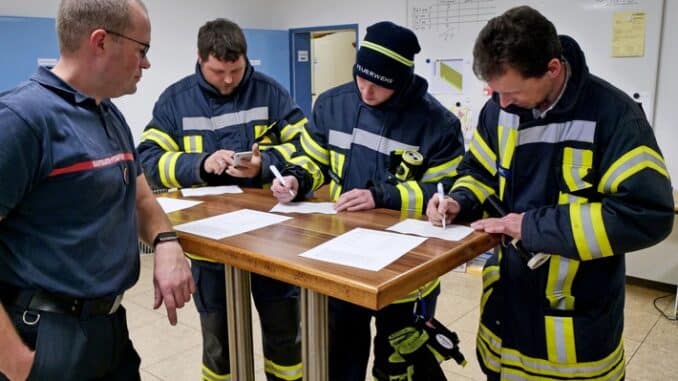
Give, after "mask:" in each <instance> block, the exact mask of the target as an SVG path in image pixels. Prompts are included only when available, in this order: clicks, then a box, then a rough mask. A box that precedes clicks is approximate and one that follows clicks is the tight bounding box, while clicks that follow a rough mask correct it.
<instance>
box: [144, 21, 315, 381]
mask: <svg viewBox="0 0 678 381" xmlns="http://www.w3.org/2000/svg"><path fill="white" fill-rule="evenodd" d="M306 121H307V120H306V117H304V115H303V113H302V112H301V109H299V107H297V106H296V105H295V104H294V102H293V101H292V99H291V98H290V96H289V94H288V93H287V91H286V90H285V89H284V88H283V87H282V86H281V85H280V84H278V83H277V82H275V81H274V80H273V79H271V78H269V77H268V76H266V75H264V74H261V73H258V72H256V71H254V68H253V67H252V65H251V64H250V63H249V60H248V59H247V42H246V41H245V36H244V35H243V32H242V30H241V29H240V27H239V26H238V25H237V24H235V23H233V22H231V21H229V20H225V19H216V20H212V21H209V22H207V23H206V24H205V25H203V26H202V27H201V28H200V31H199V32H198V62H197V64H196V67H195V73H194V74H192V75H189V76H188V77H185V78H183V79H181V80H179V81H178V82H176V83H174V84H173V85H171V86H170V87H168V88H167V89H166V90H165V91H164V92H163V93H162V94H161V95H160V98H159V99H158V101H157V102H156V104H155V107H154V109H153V119H152V120H151V122H150V123H149V124H148V126H147V127H146V129H145V131H144V134H143V136H142V139H143V141H142V142H141V144H140V145H139V155H140V157H141V160H142V163H143V166H144V169H145V171H146V173H147V175H148V176H149V178H150V179H151V181H152V182H153V184H154V185H155V186H157V187H165V188H174V187H191V186H194V185H200V184H207V185H223V184H237V185H242V186H250V187H260V186H261V185H262V184H265V183H268V182H270V181H271V178H272V174H271V171H270V170H269V166H270V165H275V166H278V167H282V166H283V165H284V164H283V163H284V160H283V158H285V157H289V152H292V151H293V145H292V144H289V143H287V144H285V142H288V141H290V140H291V139H293V138H294V137H295V136H296V135H297V134H299V132H300V131H301V130H302V129H303V126H304V124H305V123H306ZM259 146H261V148H262V152H259ZM265 148H266V149H265ZM250 149H251V150H252V157H251V159H242V160H240V163H239V164H238V165H237V166H236V165H235V164H236V163H235V156H236V155H235V154H236V152H238V151H247V150H250ZM187 255H189V256H190V257H191V259H192V264H193V266H192V270H193V276H194V278H195V280H196V284H197V291H196V294H195V302H196V303H195V304H196V307H197V309H198V312H199V313H200V323H201V327H202V335H203V368H202V369H203V371H202V377H203V379H207V380H212V379H225V378H228V377H230V365H229V348H228V332H227V327H226V319H227V317H226V311H225V310H226V296H225V291H224V288H225V286H224V266H223V265H222V264H219V263H214V262H211V261H209V260H206V259H204V258H199V257H194V256H191V255H190V254H187ZM252 295H253V297H254V302H255V304H256V307H257V310H258V311H259V316H260V317H261V324H262V332H263V335H262V338H263V348H264V357H265V371H266V375H267V377H268V379H269V380H297V379H300V378H301V342H300V334H299V318H300V317H299V305H298V290H297V288H296V287H293V286H291V285H288V284H286V283H282V282H278V281H276V280H273V279H270V278H266V277H262V276H258V275H255V274H252Z"/></svg>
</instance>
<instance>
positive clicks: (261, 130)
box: [254, 124, 268, 140]
mask: <svg viewBox="0 0 678 381" xmlns="http://www.w3.org/2000/svg"><path fill="white" fill-rule="evenodd" d="M266 131H268V126H267V125H265V124H255V125H254V139H255V140H257V139H259V138H260V137H262V136H264V135H265V134H266Z"/></svg>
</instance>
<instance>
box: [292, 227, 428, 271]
mask: <svg viewBox="0 0 678 381" xmlns="http://www.w3.org/2000/svg"><path fill="white" fill-rule="evenodd" d="M425 240H426V238H422V237H414V236H411V235H403V234H397V233H389V232H385V231H380V230H371V229H364V228H355V229H353V230H351V231H349V232H347V233H344V234H342V235H340V236H338V237H335V238H333V239H331V240H329V241H327V242H325V243H323V244H321V245H318V246H316V247H314V248H313V249H311V250H307V251H305V252H303V253H301V254H299V255H301V256H302V257H306V258H313V259H317V260H321V261H326V262H332V263H338V264H340V265H346V266H352V267H357V268H361V269H365V270H372V271H379V270H381V269H382V268H384V267H385V266H386V265H388V264H389V263H391V262H393V261H395V260H396V259H398V258H400V257H401V256H403V255H404V254H405V253H407V252H408V251H410V250H412V249H414V248H415V247H417V246H419V245H420V244H421V243H422V242H424V241H425Z"/></svg>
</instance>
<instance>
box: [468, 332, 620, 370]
mask: <svg viewBox="0 0 678 381" xmlns="http://www.w3.org/2000/svg"><path fill="white" fill-rule="evenodd" d="M478 334H480V330H479V333H478ZM501 361H502V365H506V366H510V367H513V368H519V369H521V371H525V372H529V373H531V374H533V375H538V376H541V377H540V378H539V379H541V380H543V379H544V378H545V377H559V378H565V379H575V378H576V379H581V378H586V379H587V380H588V379H594V377H606V376H607V375H608V373H609V372H610V371H613V372H616V369H617V366H618V365H619V362H622V363H623V362H624V347H623V343H622V341H621V340H620V343H619V345H618V346H617V348H615V350H614V351H612V353H610V354H609V355H607V356H605V357H604V358H603V359H601V360H598V361H587V362H579V363H571V364H562V363H556V362H552V361H548V360H545V359H541V358H535V357H530V356H526V355H524V354H522V353H520V352H519V351H517V350H515V349H511V348H506V347H504V348H501ZM506 369H507V367H503V368H502V371H505V370H506ZM596 379H601V380H602V379H607V378H596Z"/></svg>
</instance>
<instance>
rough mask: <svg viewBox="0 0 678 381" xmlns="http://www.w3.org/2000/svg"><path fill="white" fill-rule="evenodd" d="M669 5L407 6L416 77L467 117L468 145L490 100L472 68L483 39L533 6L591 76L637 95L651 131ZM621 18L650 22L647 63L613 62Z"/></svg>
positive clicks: (591, 1)
mask: <svg viewBox="0 0 678 381" xmlns="http://www.w3.org/2000/svg"><path fill="white" fill-rule="evenodd" d="M663 3H664V0H569V1H553V0H524V1H520V2H517V1H515V0H408V2H407V19H408V21H407V24H408V27H410V28H411V29H412V30H413V31H414V32H415V33H416V34H417V37H418V38H419V43H420V45H421V47H422V51H421V53H419V54H418V55H417V56H416V57H415V70H416V72H417V74H419V75H421V76H423V77H424V78H427V79H428V81H429V91H430V92H431V93H432V94H433V95H434V96H435V97H436V98H437V99H438V100H440V102H441V103H442V104H443V105H444V106H446V107H447V108H449V109H451V110H452V111H453V112H455V114H457V116H458V117H460V120H461V121H462V128H463V130H464V137H465V138H466V140H467V141H468V139H469V138H470V136H471V134H472V132H473V129H474V128H475V125H476V123H477V119H478V113H479V111H480V109H481V107H482V106H483V104H484V103H485V101H486V100H487V99H488V96H489V94H487V89H486V84H485V83H484V82H482V81H480V80H478V79H477V78H476V77H475V75H474V74H473V70H472V67H471V65H472V62H473V44H474V42H475V39H476V36H477V35H478V33H479V32H480V30H481V29H482V27H483V26H485V24H486V23H487V21H488V20H489V19H491V18H492V17H494V16H498V15H500V14H502V13H503V12H504V11H506V10H508V9H509V8H511V7H514V6H517V5H523V4H524V5H529V6H532V7H533V8H535V9H537V10H538V11H539V12H541V13H542V14H543V15H544V16H546V18H548V19H549V20H551V22H553V24H554V25H555V27H556V30H557V32H558V34H566V35H569V36H571V37H573V38H574V39H575V40H577V42H578V43H579V45H580V46H581V48H582V50H583V51H584V55H585V56H586V61H587V64H588V67H589V70H590V71H591V73H593V74H595V75H597V76H599V77H601V78H603V79H605V80H607V81H608V82H610V83H612V84H613V85H615V86H617V87H618V88H620V89H621V90H623V91H625V92H626V93H627V94H629V95H630V96H632V97H633V96H634V95H636V97H635V99H636V101H638V102H641V103H642V105H643V109H644V110H645V113H646V114H647V117H648V120H649V121H650V122H651V123H652V122H653V120H654V119H653V118H654V115H653V114H654V97H655V93H656V87H657V86H656V82H657V72H658V63H659V46H660V43H661V25H662V12H663V5H664V4H663ZM617 12H642V13H644V14H645V20H646V22H645V38H644V51H643V55H642V56H637V57H613V56H612V39H613V21H614V16H615V14H616V13H617ZM446 73H452V74H453V75H451V76H446V75H445V74H446ZM441 78H444V79H445V80H442V79H441ZM450 78H451V79H450Z"/></svg>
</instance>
